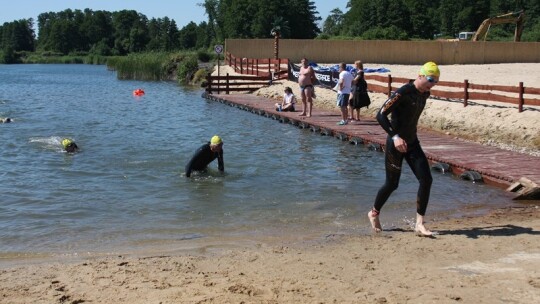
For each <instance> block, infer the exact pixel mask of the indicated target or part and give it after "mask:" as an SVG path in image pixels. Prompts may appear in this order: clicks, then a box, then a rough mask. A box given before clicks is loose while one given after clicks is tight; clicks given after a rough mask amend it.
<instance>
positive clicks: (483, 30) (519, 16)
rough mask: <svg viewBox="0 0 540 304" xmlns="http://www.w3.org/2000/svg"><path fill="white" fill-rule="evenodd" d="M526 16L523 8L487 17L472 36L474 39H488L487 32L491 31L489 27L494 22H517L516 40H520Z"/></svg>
mask: <svg viewBox="0 0 540 304" xmlns="http://www.w3.org/2000/svg"><path fill="white" fill-rule="evenodd" d="M524 18H525V14H524V12H523V10H521V11H517V12H513V13H508V14H503V15H499V16H495V17H491V18H487V19H486V20H484V21H483V22H482V24H480V26H479V27H478V30H476V33H475V34H474V36H473V37H472V39H471V40H472V41H480V40H484V41H485V40H486V37H487V33H488V32H489V28H490V27H491V25H493V24H503V23H515V24H516V31H515V33H514V42H518V41H520V40H521V33H522V32H523V19H524Z"/></svg>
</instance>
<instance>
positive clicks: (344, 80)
mask: <svg viewBox="0 0 540 304" xmlns="http://www.w3.org/2000/svg"><path fill="white" fill-rule="evenodd" d="M352 81H353V76H352V74H351V73H349V71H347V65H346V64H345V62H342V63H340V64H339V80H338V95H337V106H338V107H339V108H340V110H341V121H340V122H338V123H337V124H338V125H340V126H343V125H346V124H347V107H348V106H349V95H350V94H351V86H352Z"/></svg>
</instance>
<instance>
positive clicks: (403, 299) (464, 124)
mask: <svg viewBox="0 0 540 304" xmlns="http://www.w3.org/2000/svg"><path fill="white" fill-rule="evenodd" d="M365 66H366V67H370V68H375V67H380V66H382V65H377V64H373V65H372V64H366V65H365ZM385 67H386V68H388V69H390V71H391V72H390V73H391V74H392V75H393V76H396V77H414V75H415V74H416V72H417V68H418V67H416V66H394V65H392V66H389V65H386V66H385ZM221 68H222V69H227V68H228V67H221ZM539 69H540V64H501V65H475V66H442V67H441V71H442V76H441V79H443V80H449V81H463V80H464V79H465V78H464V76H466V78H467V79H468V80H469V81H470V82H473V83H478V84H509V85H517V83H518V82H519V81H523V82H524V83H525V85H530V86H532V87H540V76H539V75H540V74H539V73H538V70H539ZM221 73H223V71H221ZM285 86H290V87H292V88H293V90H294V93H295V94H297V95H298V93H299V92H298V85H297V84H296V83H294V82H289V81H282V82H280V83H278V84H275V85H273V86H271V87H268V88H263V89H261V90H259V91H257V92H256V93H255V94H259V95H262V96H267V97H270V98H280V96H282V92H283V88H284V87H285ZM316 93H317V99H316V100H315V104H314V115H316V111H317V109H323V108H326V109H336V107H335V94H336V93H335V92H333V91H332V90H328V89H321V88H317V89H316ZM370 96H371V100H372V105H371V106H370V108H369V109H368V110H366V109H362V114H363V115H366V116H370V117H371V116H373V115H374V113H375V112H376V111H377V110H378V108H379V107H380V105H381V104H382V103H383V102H384V101H385V100H386V96H385V95H383V94H371V95H370ZM336 111H337V109H336ZM539 118H540V109H538V108H528V109H527V110H526V111H524V112H523V113H519V112H518V110H517V106H514V105H505V104H493V103H491V104H486V103H480V102H478V103H473V104H472V105H470V106H468V107H466V108H464V107H463V105H462V104H460V103H457V102H448V101H441V100H433V99H430V101H429V102H428V106H427V108H426V110H425V111H424V114H423V116H422V118H421V123H422V127H424V128H432V129H435V130H439V131H442V132H445V133H448V134H452V135H455V136H458V137H466V138H468V139H470V140H475V141H479V142H482V143H484V144H490V145H496V146H499V147H502V148H505V149H513V150H516V151H521V152H523V153H529V154H533V155H537V156H540V153H539V149H540V124H539V123H538V121H539ZM398 191H399V190H398ZM367 211H368V210H366V213H367ZM470 212H471V214H473V213H475V212H474V210H470ZM427 220H428V222H427V226H428V227H429V228H431V229H433V230H435V231H437V232H438V234H437V235H436V237H434V238H421V237H417V236H415V234H414V233H413V232H412V231H411V229H410V228H409V227H407V226H406V225H404V226H403V227H402V228H395V229H393V230H390V231H384V232H382V233H380V234H367V235H335V234H329V235H327V236H326V237H325V238H322V239H318V240H305V241H301V242H294V243H291V242H288V241H286V240H274V241H272V242H267V241H261V240H253V245H252V246H246V247H243V248H236V249H219V248H218V249H211V250H210V249H208V250H198V251H190V252H175V253H171V252H164V253H158V254H156V253H155V252H153V253H147V254H145V253H138V254H136V255H135V254H133V253H129V252H126V253H125V254H122V255H115V256H108V257H92V258H78V259H73V258H69V259H67V258H66V259H62V260H58V261H36V260H31V261H28V262H27V263H26V262H25V261H24V260H22V261H19V263H18V265H17V266H13V265H12V264H8V263H2V264H0V266H2V267H0V303H156V304H157V303H163V304H165V303H524V304H525V303H540V242H539V240H540V202H539V201H528V202H520V203H516V204H515V205H514V206H512V207H507V208H503V209H497V210H493V211H492V212H491V213H489V214H485V215H481V216H470V217H468V216H466V217H463V218H459V219H449V220H448V219H447V220H440V221H430V218H429V209H428V215H427ZM381 221H383V222H384V214H382V215H381ZM207 248H212V247H211V246H210V244H209V246H208V247H207Z"/></svg>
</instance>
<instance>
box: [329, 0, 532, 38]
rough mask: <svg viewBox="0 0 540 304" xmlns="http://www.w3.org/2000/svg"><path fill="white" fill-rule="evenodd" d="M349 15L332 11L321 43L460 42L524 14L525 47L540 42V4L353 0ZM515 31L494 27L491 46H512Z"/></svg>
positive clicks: (494, 0) (511, 27)
mask: <svg viewBox="0 0 540 304" xmlns="http://www.w3.org/2000/svg"><path fill="white" fill-rule="evenodd" d="M347 9H348V10H347V11H346V12H342V11H341V10H340V9H334V10H332V12H331V13H330V15H329V16H328V17H327V18H326V19H325V21H324V23H323V31H322V34H321V35H320V36H319V38H323V39H328V38H331V37H336V36H338V37H346V38H359V39H388V40H410V39H435V38H437V37H442V38H455V37H457V35H458V33H459V32H473V31H476V29H477V28H478V27H479V26H480V24H481V23H482V22H483V21H484V20H485V19H487V18H490V17H494V16H498V15H501V14H505V13H509V12H516V11H520V10H524V11H525V27H524V30H523V35H522V41H540V1H538V0H513V1H508V0H476V1H470V0H350V1H349V2H348V4H347ZM514 30H515V25H514V24H501V25H496V26H493V27H492V28H491V29H490V34H489V36H488V40H498V41H505V40H506V41H511V40H512V39H513V35H514Z"/></svg>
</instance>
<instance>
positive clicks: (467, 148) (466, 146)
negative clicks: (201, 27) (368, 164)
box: [203, 94, 540, 192]
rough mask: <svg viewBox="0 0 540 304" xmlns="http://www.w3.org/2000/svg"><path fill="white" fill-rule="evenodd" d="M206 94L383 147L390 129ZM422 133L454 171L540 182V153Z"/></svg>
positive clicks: (498, 182) (427, 146)
mask: <svg viewBox="0 0 540 304" xmlns="http://www.w3.org/2000/svg"><path fill="white" fill-rule="evenodd" d="M203 97H205V98H207V99H210V100H214V101H218V102H222V103H226V104H229V105H231V106H235V107H239V108H241V109H244V110H248V111H251V112H254V113H257V114H260V115H265V116H267V117H272V118H274V119H279V120H282V121H283V122H285V121H286V122H288V123H292V124H294V125H297V126H299V127H303V128H310V129H311V130H312V131H314V132H324V133H325V134H326V135H329V136H335V137H339V138H342V139H343V140H349V141H353V140H357V139H361V141H362V142H363V143H364V144H378V145H381V146H383V147H384V145H385V143H386V132H385V131H384V130H383V129H382V128H381V127H380V126H379V124H378V123H377V121H376V120H374V119H373V118H363V119H362V120H361V121H359V122H356V121H355V122H351V123H349V124H347V125H344V126H339V125H337V122H338V121H339V120H340V119H341V115H340V112H339V110H338V109H337V107H336V110H335V111H328V110H318V109H314V110H313V116H312V117H305V116H299V114H300V112H298V110H299V109H300V108H301V104H297V112H278V111H276V109H275V108H274V104H275V103H276V100H272V99H268V98H265V97H260V96H256V95H249V94H234V95H223V94H222V95H215V94H214V95H211V94H204V95H203ZM418 137H419V139H420V142H421V144H422V148H423V149H424V151H425V153H426V156H427V157H428V159H429V160H430V162H432V163H434V162H442V163H446V164H448V165H450V168H451V170H452V172H453V173H454V174H458V175H459V174H461V173H463V172H465V171H476V172H478V173H480V174H481V175H482V178H483V179H484V181H485V182H486V183H489V184H492V185H495V186H498V187H504V188H507V187H508V186H510V185H511V184H513V183H516V182H518V181H519V180H520V179H522V180H529V181H531V183H532V184H533V185H538V184H540V158H539V157H535V156H532V155H528V154H522V153H518V152H513V151H509V150H503V149H499V148H496V147H492V146H484V145H481V144H478V143H474V142H470V141H465V140H462V139H459V138H455V137H453V136H449V135H445V134H441V133H436V132H433V131H425V130H419V131H418ZM525 186H526V185H525ZM533 192H534V191H533Z"/></svg>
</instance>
